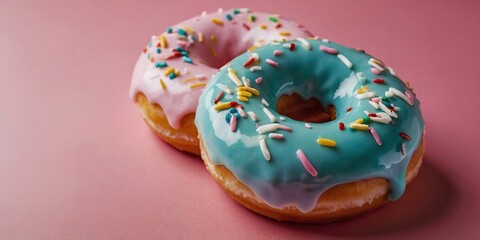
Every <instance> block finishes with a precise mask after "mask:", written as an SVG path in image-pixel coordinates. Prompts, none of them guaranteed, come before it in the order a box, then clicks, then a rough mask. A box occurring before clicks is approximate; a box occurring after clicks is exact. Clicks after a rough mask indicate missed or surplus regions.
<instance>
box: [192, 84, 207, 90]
mask: <svg viewBox="0 0 480 240" xmlns="http://www.w3.org/2000/svg"><path fill="white" fill-rule="evenodd" d="M206 85H207V84H206V83H195V84H190V89H194V88H200V87H205V86H206Z"/></svg>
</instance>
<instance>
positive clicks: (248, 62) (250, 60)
mask: <svg viewBox="0 0 480 240" xmlns="http://www.w3.org/2000/svg"><path fill="white" fill-rule="evenodd" d="M254 62H255V58H253V57H250V58H249V59H248V60H247V61H246V62H245V63H244V64H243V66H244V67H248V66H250V65H252V63H254Z"/></svg>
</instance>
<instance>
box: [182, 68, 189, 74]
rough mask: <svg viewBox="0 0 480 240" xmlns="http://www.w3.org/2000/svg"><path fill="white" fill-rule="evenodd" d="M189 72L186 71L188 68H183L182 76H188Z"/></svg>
mask: <svg viewBox="0 0 480 240" xmlns="http://www.w3.org/2000/svg"><path fill="white" fill-rule="evenodd" d="M189 73H190V71H188V68H184V69H183V72H182V74H184V75H187V74H189Z"/></svg>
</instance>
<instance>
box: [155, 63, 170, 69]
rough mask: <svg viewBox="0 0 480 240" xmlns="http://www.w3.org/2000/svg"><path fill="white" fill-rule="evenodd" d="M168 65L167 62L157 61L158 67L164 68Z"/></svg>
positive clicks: (156, 65)
mask: <svg viewBox="0 0 480 240" xmlns="http://www.w3.org/2000/svg"><path fill="white" fill-rule="evenodd" d="M167 66H168V64H167V62H157V63H155V67H156V68H164V67H167Z"/></svg>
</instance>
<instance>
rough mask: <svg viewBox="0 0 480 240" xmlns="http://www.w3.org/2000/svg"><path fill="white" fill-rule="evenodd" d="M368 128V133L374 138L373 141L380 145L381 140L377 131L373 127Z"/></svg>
mask: <svg viewBox="0 0 480 240" xmlns="http://www.w3.org/2000/svg"><path fill="white" fill-rule="evenodd" d="M368 129H369V130H370V133H371V134H372V136H373V139H375V142H377V144H378V146H382V140H381V139H380V136H378V133H377V131H375V128H373V127H371V128H368Z"/></svg>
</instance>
